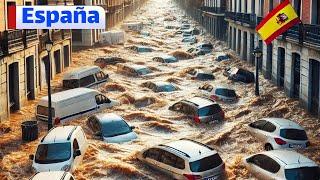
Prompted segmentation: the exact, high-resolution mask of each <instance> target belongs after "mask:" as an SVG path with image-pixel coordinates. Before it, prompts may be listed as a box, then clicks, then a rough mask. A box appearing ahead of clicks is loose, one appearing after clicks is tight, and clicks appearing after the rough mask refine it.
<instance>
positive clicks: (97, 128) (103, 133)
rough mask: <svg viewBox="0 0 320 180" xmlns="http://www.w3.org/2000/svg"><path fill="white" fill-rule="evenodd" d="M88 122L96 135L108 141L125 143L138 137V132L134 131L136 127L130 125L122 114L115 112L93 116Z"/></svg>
mask: <svg viewBox="0 0 320 180" xmlns="http://www.w3.org/2000/svg"><path fill="white" fill-rule="evenodd" d="M87 124H88V126H89V128H90V129H91V130H92V131H93V133H94V135H95V136H97V137H98V138H100V139H103V140H104V141H106V142H108V143H124V142H129V141H132V140H134V139H137V134H136V133H135V132H134V131H133V129H134V128H135V127H134V126H129V125H128V124H127V123H126V121H125V120H124V119H123V118H122V117H121V116H119V115H117V114H114V113H108V114H98V115H94V116H91V117H89V118H88V121H87Z"/></svg>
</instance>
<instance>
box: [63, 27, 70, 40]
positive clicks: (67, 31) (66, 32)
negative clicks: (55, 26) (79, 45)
mask: <svg viewBox="0 0 320 180" xmlns="http://www.w3.org/2000/svg"><path fill="white" fill-rule="evenodd" d="M69 38H71V30H70V29H63V30H62V39H69Z"/></svg>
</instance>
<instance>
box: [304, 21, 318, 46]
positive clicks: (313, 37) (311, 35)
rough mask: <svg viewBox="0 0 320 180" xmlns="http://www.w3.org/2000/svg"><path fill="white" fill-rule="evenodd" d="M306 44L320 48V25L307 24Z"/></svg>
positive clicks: (305, 27) (305, 26) (305, 28)
mask: <svg viewBox="0 0 320 180" xmlns="http://www.w3.org/2000/svg"><path fill="white" fill-rule="evenodd" d="M304 30H305V33H304V34H305V39H304V40H305V42H307V43H310V44H314V45H317V46H320V25H312V24H305V25H304Z"/></svg>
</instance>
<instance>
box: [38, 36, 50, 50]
mask: <svg viewBox="0 0 320 180" xmlns="http://www.w3.org/2000/svg"><path fill="white" fill-rule="evenodd" d="M48 38H49V37H48V32H46V33H43V34H40V35H39V50H40V51H43V50H45V49H46V42H47V41H48Z"/></svg>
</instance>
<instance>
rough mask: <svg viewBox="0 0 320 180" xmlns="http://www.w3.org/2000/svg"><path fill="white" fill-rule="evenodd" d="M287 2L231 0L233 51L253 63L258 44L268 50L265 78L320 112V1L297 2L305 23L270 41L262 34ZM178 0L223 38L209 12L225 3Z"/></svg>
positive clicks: (226, 15)
mask: <svg viewBox="0 0 320 180" xmlns="http://www.w3.org/2000/svg"><path fill="white" fill-rule="evenodd" d="M282 1H283V0H226V1H225V3H226V8H225V9H226V11H225V13H224V18H225V20H226V22H227V30H225V31H224V32H226V34H225V37H226V38H225V40H226V42H227V44H228V46H229V48H230V49H232V50H233V51H234V52H236V53H237V54H238V55H239V56H240V57H241V59H242V60H244V61H247V62H248V63H250V64H252V65H254V64H255V58H254V56H253V54H252V52H253V50H254V48H255V47H260V48H262V50H263V57H262V62H260V63H259V68H260V70H261V71H262V74H263V75H264V77H265V78H266V79H269V80H271V81H272V82H273V83H274V84H276V85H278V86H279V87H281V88H283V89H284V91H285V92H286V94H287V95H288V96H289V97H291V98H296V99H299V100H300V102H301V104H302V105H303V106H304V107H305V108H306V109H308V110H309V111H310V112H311V113H313V114H315V115H318V116H320V105H319V104H320V102H319V99H320V1H318V0H303V1H302V0H291V3H292V5H293V6H294V8H295V9H296V11H297V13H298V15H299V16H300V19H301V20H302V23H301V24H299V25H296V26H295V27H293V28H291V29H290V30H288V31H287V32H285V33H283V34H282V35H281V36H279V37H278V38H277V39H276V40H274V41H273V42H272V43H271V44H270V45H266V44H265V43H264V42H263V41H262V40H261V39H260V37H259V35H258V34H257V33H256V31H255V27H256V26H257V25H258V24H259V23H260V22H261V20H262V19H263V17H265V16H266V15H267V14H268V13H269V12H270V11H271V10H273V9H274V8H275V7H276V6H277V5H279V3H281V2H282ZM176 2H177V3H178V4H179V5H180V6H181V8H183V9H184V10H185V11H186V13H187V14H188V15H190V16H192V17H194V18H195V19H196V20H197V21H198V22H200V23H201V24H202V25H203V26H204V27H205V28H206V29H209V31H210V32H211V33H212V34H213V37H215V38H217V39H221V38H220V35H219V33H217V32H216V29H217V28H220V26H219V24H217V23H212V20H210V18H208V17H206V16H209V15H208V14H212V13H210V12H217V11H219V10H218V9H212V7H219V5H220V6H221V3H222V1H221V2H219V1H217V0H198V1H191V0H176ZM219 3H220V4H219ZM221 7H223V5H222V6H221ZM204 19H207V20H204ZM208 19H209V20H208ZM215 26H216V27H215Z"/></svg>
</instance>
